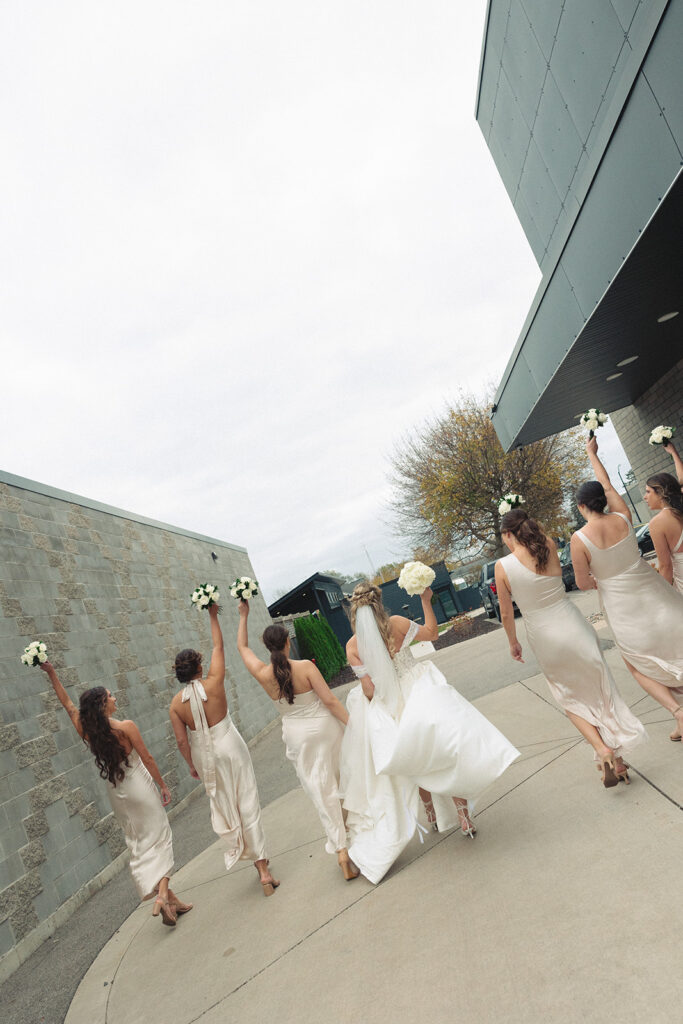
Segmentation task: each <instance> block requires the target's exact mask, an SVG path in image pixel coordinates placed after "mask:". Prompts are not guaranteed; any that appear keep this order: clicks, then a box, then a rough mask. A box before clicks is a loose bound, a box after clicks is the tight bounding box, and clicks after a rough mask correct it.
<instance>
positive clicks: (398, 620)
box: [389, 615, 411, 633]
mask: <svg viewBox="0 0 683 1024" xmlns="http://www.w3.org/2000/svg"><path fill="white" fill-rule="evenodd" d="M389 622H390V623H391V628H392V629H393V630H394V631H395V632H397V633H407V632H408V630H409V628H410V623H411V620H410V619H407V618H406V617H405V615H390V616H389Z"/></svg>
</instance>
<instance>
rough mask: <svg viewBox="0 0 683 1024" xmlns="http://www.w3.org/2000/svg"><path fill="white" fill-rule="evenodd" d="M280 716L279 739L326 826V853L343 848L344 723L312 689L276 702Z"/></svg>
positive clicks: (324, 826)
mask: <svg viewBox="0 0 683 1024" xmlns="http://www.w3.org/2000/svg"><path fill="white" fill-rule="evenodd" d="M275 704H276V707H277V709H278V711H279V712H280V715H281V716H282V739H283V741H284V744H285V752H286V754H287V757H288V759H289V760H290V761H291V762H292V764H293V765H294V768H295V769H296V774H297V777H298V779H299V782H300V783H301V787H302V789H303V790H304V792H305V793H306V795H307V796H308V798H309V799H310V800H311V802H312V803H313V806H314V807H315V809H316V811H317V812H318V816H319V818H320V822H321V824H322V826H323V828H324V829H325V835H326V837H327V842H326V844H325V849H326V850H327V852H328V853H336V852H337V850H343V849H345V848H346V843H347V840H346V825H345V824H344V815H343V812H342V805H341V797H340V795H339V753H340V750H341V743H342V737H343V735H344V727H343V726H342V724H341V722H340V721H338V719H336V718H335V717H334V715H333V714H332V713H331V712H330V711H328V710H327V708H326V707H325V705H324V704H323V702H322V701H321V700H320V698H319V697H318V696H317V694H316V693H315V691H314V690H309V691H308V692H307V693H296V694H294V703H293V704H288V703H287V701H286V700H278V701H276V702H275Z"/></svg>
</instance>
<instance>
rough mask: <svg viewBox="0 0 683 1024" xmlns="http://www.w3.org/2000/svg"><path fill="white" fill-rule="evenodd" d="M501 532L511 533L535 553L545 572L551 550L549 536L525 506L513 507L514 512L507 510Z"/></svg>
mask: <svg viewBox="0 0 683 1024" xmlns="http://www.w3.org/2000/svg"><path fill="white" fill-rule="evenodd" d="M500 532H501V533H511V534H512V536H513V537H514V538H515V540H516V541H519V543H520V544H522V545H523V546H524V547H525V548H526V549H527V551H528V552H529V553H530V554H531V555H533V558H534V561H535V562H536V568H537V569H538V571H539V572H543V570H544V569H545V567H546V565H547V564H548V558H549V556H550V551H549V550H548V538H547V537H546V535H545V534H544V532H543V530H542V529H541V527H540V526H539V525H538V523H537V522H536V520H535V519H532V518H531V516H530V515H529V514H528V513H527V512H525V511H524V509H523V508H513V510H512V512H506V513H505V515H504V516H503V518H502V519H501V521H500Z"/></svg>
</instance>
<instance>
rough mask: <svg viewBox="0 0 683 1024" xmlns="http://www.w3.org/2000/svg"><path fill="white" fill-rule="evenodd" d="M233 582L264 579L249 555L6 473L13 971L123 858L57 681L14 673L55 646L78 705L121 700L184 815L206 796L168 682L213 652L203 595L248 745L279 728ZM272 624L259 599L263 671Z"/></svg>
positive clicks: (1, 663) (0, 893)
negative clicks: (252, 657)
mask: <svg viewBox="0 0 683 1024" xmlns="http://www.w3.org/2000/svg"><path fill="white" fill-rule="evenodd" d="M212 551H215V552H216V554H217V555H218V561H217V562H215V563H214V561H213V560H212V558H211V552H212ZM238 575H250V576H254V575H255V574H254V571H253V569H252V566H251V563H250V561H249V556H248V554H247V552H246V551H245V550H244V549H241V548H238V547H235V546H232V545H229V544H224V543H222V542H220V541H215V540H212V539H211V538H203V537H200V536H198V535H194V534H189V533H187V532H184V531H180V530H176V529H174V528H173V527H165V526H164V524H153V523H152V522H151V521H146V520H142V519H140V518H138V517H135V516H132V515H129V514H128V513H123V512H120V511H118V510H113V509H108V508H107V507H106V506H99V505H97V504H96V503H94V502H89V501H88V500H87V499H79V498H77V497H76V496H73V495H64V494H62V493H61V492H57V491H54V490H53V489H51V488H43V487H41V485H39V484H33V483H32V482H31V481H23V480H22V481H19V478H14V477H10V476H9V474H0V958H5V957H7V956H8V955H9V954H10V951H12V950H14V956H15V959H16V948H17V944H22V945H24V946H25V945H27V942H28V940H30V937H31V933H33V932H35V930H36V929H38V926H39V925H41V923H43V922H48V921H49V920H50V919H51V917H52V916H53V915H55V912H56V911H57V910H58V909H59V908H60V907H61V906H62V905H63V904H64V903H65V901H67V900H69V899H70V898H71V897H73V896H74V895H75V894H77V893H79V891H82V890H84V888H85V887H87V885H88V883H89V882H91V880H92V879H94V878H95V876H97V875H98V873H99V872H101V871H102V870H103V869H105V868H107V866H108V865H109V864H110V863H111V861H112V860H113V859H114V858H116V857H117V856H118V855H119V854H120V853H121V852H122V850H123V849H124V848H125V844H124V842H123V835H122V833H121V831H120V829H119V827H118V825H117V824H116V822H115V821H114V818H113V815H112V814H111V812H110V808H109V802H108V799H107V795H106V787H105V783H104V782H103V781H102V780H101V779H100V778H99V776H98V773H97V770H96V768H95V765H94V762H93V759H92V756H91V755H90V754H89V752H88V750H87V748H86V747H85V745H84V744H83V743H82V742H81V740H80V739H79V737H78V736H77V734H76V732H75V730H74V728H73V726H72V725H71V722H70V721H69V719H68V717H67V715H66V713H65V712H64V711H63V709H62V707H61V705H60V704H59V702H58V701H57V699H56V697H55V695H54V693H53V692H52V689H51V687H50V685H49V682H48V679H47V677H46V676H45V675H44V674H43V673H42V672H40V671H39V670H38V669H32V668H31V669H29V668H26V667H25V666H24V665H22V664H21V663H20V660H19V659H20V656H21V654H22V652H23V648H24V647H25V646H26V644H27V643H29V641H31V640H35V639H41V640H44V641H45V643H46V644H47V647H48V652H49V656H50V660H51V661H52V662H53V664H54V665H55V667H56V668H57V671H58V674H59V676H60V678H61V680H62V682H63V683H64V684H65V686H66V687H67V689H68V691H69V693H70V695H71V697H72V699H73V700H74V701H75V702H76V703H78V699H79V696H80V694H81V693H82V691H83V690H85V689H86V688H87V687H89V686H97V685H102V686H107V687H109V688H110V689H111V690H113V691H116V693H117V696H118V703H119V707H120V710H121V714H122V715H125V716H126V717H131V718H133V719H134V720H135V721H136V722H137V724H138V725H139V727H140V729H141V730H142V733H143V735H144V738H145V742H146V743H147V745H148V747H149V749H150V750H151V752H152V754H153V755H154V757H155V759H156V761H157V764H158V765H159V768H160V770H161V773H162V775H163V776H164V778H165V779H166V782H167V783H168V785H169V786H170V788H171V790H172V792H173V797H174V803H177V802H178V801H179V800H181V799H183V798H184V797H186V796H187V795H188V794H189V793H190V792H191V791H192V790H193V789H194V788H195V787H196V786H197V783H196V782H195V781H194V780H193V779H191V778H190V775H189V773H188V771H187V767H186V765H185V762H184V761H183V759H182V758H181V757H180V754H179V753H178V751H177V749H176V745H175V740H174V737H173V732H172V729H171V726H170V722H169V719H168V713H167V709H168V705H169V702H170V700H171V697H172V695H173V693H174V692H175V691H176V689H177V688H178V685H177V683H176V681H175V678H174V677H173V674H172V671H171V667H172V663H173V659H174V657H175V654H176V653H177V651H178V650H179V649H181V648H182V647H196V648H197V649H199V650H202V651H203V652H204V655H205V659H206V660H207V661H208V655H209V652H210V629H209V621H208V615H206V613H204V612H198V611H197V610H196V609H194V608H192V607H191V606H190V603H189V595H190V593H191V591H192V589H193V588H194V586H195V585H196V584H197V583H201V582H204V581H205V580H208V581H210V582H213V583H217V584H218V585H219V587H220V589H221V591H222V593H223V596H224V599H223V611H222V613H221V623H222V626H223V631H224V635H225V640H226V660H227V665H228V672H227V689H228V698H229V703H230V712H231V715H232V717H233V720H234V722H235V724H236V726H237V728H238V729H239V730H240V732H241V733H242V735H243V736H244V738H245V740H247V741H249V740H250V739H251V738H253V737H254V736H255V735H256V734H257V733H258V732H260V731H261V730H262V729H263V728H265V727H266V726H267V725H268V724H269V722H271V721H272V720H273V719H274V718H277V712H276V711H275V710H274V708H273V705H272V702H271V701H270V700H268V698H267V697H266V696H265V694H264V693H263V692H262V690H261V688H260V687H259V686H258V684H256V683H255V682H254V680H253V679H252V678H251V677H250V676H249V675H248V673H247V672H246V671H245V669H244V667H243V665H242V662H241V660H240V659H239V657H238V655H237V650H236V647H235V637H236V633H237V622H238V615H237V608H236V602H235V601H233V600H232V599H231V598H230V597H229V594H228V585H229V583H230V582H231V581H232V580H233V579H234V578H235V576H238ZM269 623H270V617H269V615H268V611H267V608H266V606H265V603H264V602H263V599H262V598H261V597H259V598H257V599H255V600H254V602H253V611H252V618H251V620H250V626H251V637H250V639H252V642H253V644H254V646H255V647H256V649H257V650H261V653H262V655H263V656H265V651H264V650H262V649H261V648H260V646H259V643H258V640H257V637H259V636H260V634H261V633H262V631H263V629H264V628H265V626H266V625H268V624H269ZM36 934H37V932H36ZM1 965H2V959H0V966H1Z"/></svg>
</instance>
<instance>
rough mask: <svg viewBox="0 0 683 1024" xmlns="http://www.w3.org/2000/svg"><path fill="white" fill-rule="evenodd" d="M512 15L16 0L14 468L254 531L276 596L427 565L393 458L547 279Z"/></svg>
mask: <svg viewBox="0 0 683 1024" xmlns="http://www.w3.org/2000/svg"><path fill="white" fill-rule="evenodd" d="M485 6H486V5H485V2H484V0H476V2H471V3H468V4H464V3H453V0H443V2H429V0H427V2H425V0H421V2H410V0H405V2H400V3H397V2H396V0H391V2H389V0H375V2H374V3H371V4H368V3H367V2H357V0H344V2H343V3H342V2H341V0H340V2H337V3H320V2H319V0H317V2H316V0H288V2H287V3H282V2H281V0H280V2H275V0H268V2H266V0H244V2H227V3H226V2H225V0H221V2H202V0H197V2H195V3H188V2H187V0H182V2H176V0H163V2H155V3H153V2H149V0H136V2H135V3H128V2H121V0H119V2H118V3H117V4H115V5H114V4H112V5H106V6H105V5H102V4H93V3H92V2H91V0H82V2H75V0H61V2H60V3H53V2H44V3H40V2H35V0H20V2H19V0H14V2H12V0H6V3H5V4H4V5H3V32H2V38H0V58H1V66H2V72H0V73H1V74H2V88H1V89H0V123H1V131H2V135H1V136H0V138H1V141H2V151H3V160H2V170H1V171H0V175H1V176H2V177H1V180H2V196H3V204H2V205H3V223H2V232H1V238H2V241H1V242H0V245H1V246H2V280H3V288H2V300H1V301H2V317H1V319H0V331H1V332H2V351H3V356H2V363H3V371H4V372H3V377H4V387H3V405H4V413H5V429H4V430H3V431H2V440H1V441H0V452H1V456H0V468H2V469H4V470H6V471H9V472H12V473H16V474H19V475H21V476H25V477H29V478H31V479H34V480H38V481H41V482H42V483H47V484H51V485H53V486H56V487H61V488H64V489H66V490H70V491H75V492H76V493H79V494H83V495H86V496H88V497H90V498H93V499H95V500H98V501H103V502H107V503H109V504H112V505H116V506H119V507H121V508H124V509H129V510H131V511H134V512H136V513H138V514H141V515H145V516H150V517H152V518H155V519H160V520H163V521H165V522H169V523H173V524H175V525H178V526H182V527H186V528H188V529H191V530H194V531H197V532H199V533H206V534H209V535H210V536H214V537H218V538H221V539H223V540H226V541H231V542H234V543H238V544H243V545H245V546H246V547H247V548H248V550H249V553H250V555H251V559H252V564H253V566H254V569H255V572H256V574H257V576H258V578H259V579H260V580H261V583H262V585H263V588H264V593H265V596H266V599H267V600H272V598H273V597H274V596H275V594H276V592H278V591H281V590H283V589H288V588H289V587H290V586H293V585H295V584H296V583H298V582H299V581H300V580H302V579H304V578H305V577H306V576H307V575H309V574H310V573H312V572H314V571H315V570H316V569H325V568H337V569H340V570H343V571H349V572H350V571H354V570H356V569H359V570H366V571H367V570H369V565H368V558H367V557H366V554H365V551H364V546H365V547H367V550H368V552H369V555H370V558H371V559H372V562H373V563H375V564H379V563H381V562H385V561H388V560H393V559H396V558H400V557H402V556H403V555H404V554H405V553H406V549H405V548H403V547H402V545H401V542H400V541H399V540H396V538H395V537H394V536H393V535H392V532H391V529H390V524H389V522H388V520H387V514H386V511H385V504H386V501H387V498H388V490H387V485H386V472H387V457H388V455H389V453H390V452H391V450H392V448H393V445H394V443H395V442H396V441H397V440H398V439H399V438H400V436H401V435H402V434H403V433H404V432H405V431H406V430H408V429H409V428H410V427H411V426H413V425H416V424H419V423H420V422H421V421H423V420H424V419H425V418H427V417H429V416H432V415H433V414H435V413H438V412H440V411H441V410H442V409H443V406H444V403H445V402H446V401H447V400H448V399H449V398H453V397H455V396H456V395H457V393H458V390H459V389H460V388H464V389H474V390H477V391H479V390H482V389H483V388H484V387H485V385H486V382H487V381H490V380H494V381H496V382H497V380H498V379H499V377H500V375H501V373H502V371H503V369H504V367H505V364H506V362H507V359H508V357H509V355H510V353H511V350H512V348H513V345H514V343H515V340H516V338H517V335H518V333H519V330H520V327H521V325H522V322H523V320H524V317H525V315H526V312H527V310H528V308H529V305H530V303H531V300H532V297H533V295H534V292H535V290H536V287H537V285H538V282H539V280H540V274H539V271H538V268H537V266H536V264H535V261H534V259H533V257H532V255H531V251H530V249H529V247H528V245H527V242H526V239H525V237H524V234H523V232H522V230H521V228H520V226H519V224H518V222H517V219H516V217H515V214H514V211H513V209H512V206H511V203H510V201H509V199H508V197H507V195H506V193H505V191H504V189H503V186H502V183H501V181H500V179H499V177H498V174H497V172H496V169H495V166H494V164H493V161H492V159H491V157H490V155H489V153H488V150H487V148H486V146H485V144H484V141H483V138H482V136H481V133H480V130H479V128H478V126H477V124H476V122H475V119H474V105H475V96H476V86H477V73H478V65H479V55H480V49H481V39H482V32H483V20H484V11H485ZM606 440H607V439H606ZM607 447H608V450H609V452H610V458H611V459H612V460H613V461H614V464H615V465H616V461H619V460H621V462H622V466H623V465H624V464H626V457H625V456H624V454H623V451H621V449H620V448H619V446H618V442H617V441H616V435H614V434H613V432H612V439H611V441H610V442H609V444H608V446H607Z"/></svg>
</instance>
